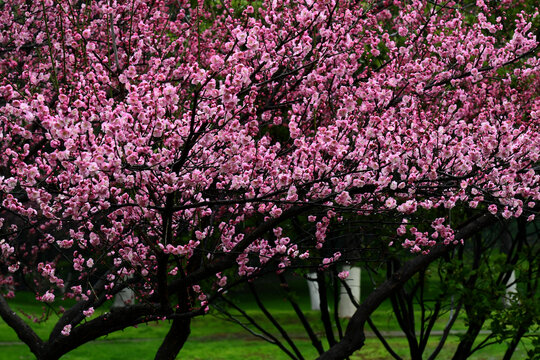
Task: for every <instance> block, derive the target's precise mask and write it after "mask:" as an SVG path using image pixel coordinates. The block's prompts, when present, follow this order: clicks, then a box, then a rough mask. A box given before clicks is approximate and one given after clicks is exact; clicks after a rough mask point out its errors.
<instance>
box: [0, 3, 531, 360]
mask: <svg viewBox="0 0 540 360" xmlns="http://www.w3.org/2000/svg"><path fill="white" fill-rule="evenodd" d="M501 6H505V5H504V4H501ZM474 11H476V12H475V13H472V15H475V16H471V14H470V13H467V12H466V11H465V10H462V9H460V8H459V6H458V4H457V3H455V2H452V1H450V2H444V3H443V2H439V1H434V2H423V1H417V0H414V1H366V2H359V1H348V0H320V1H312V0H303V1H288V0H272V1H270V0H269V1H263V2H262V3H261V2H252V3H251V2H249V1H246V2H245V3H243V4H242V5H236V6H232V5H231V1H222V2H216V3H214V2H205V1H186V0H178V1H167V0H156V1H152V2H147V1H141V0H115V1H111V0H107V1H104V0H101V1H86V2H85V1H56V0H45V1H40V2H28V1H22V0H4V1H2V2H0V14H1V15H0V70H1V74H2V76H1V79H0V139H1V142H0V148H1V152H0V201H1V205H0V246H1V251H2V252H1V254H2V256H1V258H0V266H1V269H2V270H1V273H0V284H1V285H2V286H3V289H4V290H3V294H2V295H1V296H0V315H1V316H2V318H3V319H4V321H6V322H7V323H8V324H9V325H10V326H11V327H12V328H13V329H14V330H15V331H16V332H17V334H18V336H19V337H20V338H21V340H22V341H24V342H25V343H26V344H27V345H28V346H29V347H30V349H31V351H32V352H33V353H34V354H35V355H36V357H38V358H39V359H57V358H59V357H60V356H62V355H63V354H65V353H66V352H68V351H70V350H72V349H74V348H76V347H78V346H80V345H82V344H84V343H86V342H88V341H91V340H93V339H96V338H97V337H99V336H102V335H106V334H108V333H111V332H113V331H117V330H120V329H123V328H125V327H128V326H132V325H136V324H139V323H144V322H147V321H150V320H159V319H170V320H172V326H171V330H170V332H169V334H168V335H167V337H166V338H165V339H164V342H163V344H162V346H161V347H160V349H159V350H158V353H157V355H156V358H174V356H176V354H177V353H178V351H179V350H180V348H181V347H182V345H183V343H184V342H185V340H186V339H187V337H188V336H189V323H190V318H192V317H193V316H197V315H202V314H204V313H205V312H206V311H207V308H208V301H210V300H211V297H212V296H213V295H214V294H219V293H220V292H221V291H223V289H225V288H226V287H227V286H228V285H227V280H228V279H227V276H226V275H225V274H224V272H225V271H227V270H229V271H232V272H231V274H233V275H229V276H240V277H244V278H250V277H254V276H256V275H257V273H258V272H260V271H261V270H262V269H263V268H264V267H265V266H275V267H276V269H285V268H287V267H288V266H290V265H291V263H292V262H296V261H303V260H305V259H307V258H309V257H310V256H314V255H316V254H317V251H318V250H319V249H321V248H322V247H323V245H324V243H325V237H326V232H327V229H328V226H329V224H330V223H331V222H333V221H341V219H342V218H341V215H342V213H343V212H345V211H353V212H354V214H356V215H358V216H370V215H374V214H384V213H388V212H394V213H396V212H397V213H398V214H401V216H402V218H403V223H402V225H401V226H399V228H397V235H396V241H400V243H401V244H403V247H405V248H407V249H409V250H410V251H412V252H415V253H423V254H427V253H428V252H429V251H430V249H431V248H432V247H433V246H438V245H437V244H452V243H456V242H457V241H458V238H457V237H455V234H454V231H453V229H452V226H451V225H452V224H451V223H450V222H449V219H448V217H447V216H446V215H444V214H447V213H448V211H449V209H452V208H454V207H456V206H463V207H469V208H475V209H478V210H484V209H486V211H489V212H491V213H492V214H497V215H500V216H502V217H504V218H510V217H523V216H525V217H528V218H529V220H532V219H533V218H534V216H535V212H536V211H537V208H536V209H535V206H536V204H537V202H538V200H540V192H539V179H540V177H539V175H538V172H537V164H538V159H539V156H540V155H539V154H540V136H538V134H539V125H540V100H539V99H538V90H539V86H540V82H539V81H538V71H539V67H540V60H539V58H538V41H537V39H536V36H535V34H534V28H533V22H534V21H537V15H538V11H536V12H525V11H524V12H518V13H517V14H516V15H515V16H513V17H511V18H510V19H502V18H499V17H495V15H493V14H494V12H493V9H491V8H490V7H488V6H487V5H485V4H484V3H483V2H482V1H478V4H477V6H476V7H474ZM503 30H504V31H503ZM507 33H511V36H510V37H507V36H505V34H507ZM441 209H444V210H441ZM419 211H424V213H425V214H427V215H425V217H424V223H425V222H426V221H427V226H425V225H422V226H420V225H418V226H412V225H415V224H412V223H407V219H406V218H407V217H409V218H410V217H413V216H414V214H415V213H417V212H419ZM441 214H443V215H441ZM299 217H300V218H301V219H302V221H308V222H312V223H314V226H315V229H316V231H315V232H314V234H313V237H312V239H309V240H308V241H302V242H298V241H297V240H296V239H295V238H294V237H293V236H292V235H291V234H292V232H291V231H290V227H288V226H287V223H288V222H289V221H290V220H291V219H293V218H299ZM339 257H340V254H339V253H336V254H333V255H332V256H331V257H327V258H325V259H321V265H328V264H329V263H332V262H333V261H336V260H337V259H338V258H339ZM231 269H233V270H231ZM21 284H24V285H25V286H26V288H29V289H31V290H32V291H34V292H35V294H36V300H37V301H41V302H44V303H52V302H58V303H61V302H62V301H63V300H64V299H70V298H75V299H77V300H78V302H77V303H76V304H75V305H73V306H72V307H70V308H68V309H66V310H65V311H63V312H62V313H60V314H59V317H58V322H57V324H56V326H55V327H54V330H53V331H52V332H51V334H50V337H49V339H48V340H42V339H40V338H39V337H38V336H37V335H36V334H35V332H34V331H33V330H32V329H31V328H30V327H29V326H28V325H26V324H25V323H24V322H23V321H22V320H21V318H19V317H18V315H16V314H15V313H14V312H13V311H11V309H10V308H9V305H8V302H7V301H6V298H10V297H12V296H14V295H15V294H14V291H15V289H17V288H18V287H20V285H21ZM126 287H129V288H131V289H132V290H133V291H134V292H135V293H136V296H137V303H135V304H128V306H126V307H124V308H120V309H115V310H114V311H110V312H105V313H101V315H97V312H96V315H94V309H95V310H96V311H97V310H98V309H99V308H100V307H102V306H103V304H104V303H105V302H106V301H107V300H108V299H110V298H112V297H113V296H114V295H115V294H117V293H118V292H120V291H121V290H122V289H125V288H126Z"/></svg>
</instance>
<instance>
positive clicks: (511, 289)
mask: <svg viewBox="0 0 540 360" xmlns="http://www.w3.org/2000/svg"><path fill="white" fill-rule="evenodd" d="M514 294H517V285H516V272H515V271H514V270H512V273H511V274H510V279H508V282H507V283H506V294H505V296H504V298H503V303H504V305H505V306H510V305H511V304H512V298H513V296H514Z"/></svg>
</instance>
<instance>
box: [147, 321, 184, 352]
mask: <svg viewBox="0 0 540 360" xmlns="http://www.w3.org/2000/svg"><path fill="white" fill-rule="evenodd" d="M190 325H191V318H190V317H187V318H176V319H174V320H173V322H172V325H171V328H170V329H169V332H168V333H167V336H165V339H164V340H163V342H162V343H161V346H160V347H159V349H158V351H157V353H156V357H155V360H172V359H175V358H176V355H178V353H179V352H180V349H182V347H183V346H184V344H185V343H186V340H187V338H188V337H189V334H190V333H191V326H190Z"/></svg>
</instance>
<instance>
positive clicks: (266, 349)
mask: <svg viewBox="0 0 540 360" xmlns="http://www.w3.org/2000/svg"><path fill="white" fill-rule="evenodd" d="M266 291H268V292H269V293H271V292H272V289H266ZM239 295H242V296H239ZM263 295H264V294H263ZM233 296H234V294H233ZM236 297H237V299H238V301H237V302H238V303H239V304H240V305H241V306H242V308H244V309H246V311H247V312H248V313H249V314H250V316H252V317H254V318H256V319H257V320H260V321H261V322H262V323H263V324H264V325H265V328H266V329H268V330H270V331H271V332H272V333H273V334H276V335H277V331H275V329H274V328H272V325H271V324H270V323H269V322H268V321H267V320H266V319H265V318H264V316H263V315H262V314H261V313H260V311H258V309H257V306H256V304H255V302H254V301H253V300H252V299H250V297H249V296H243V294H236ZM264 298H265V299H267V298H269V300H268V301H266V302H265V303H266V305H267V307H268V309H270V310H271V311H272V314H274V315H275V317H276V319H277V320H278V321H279V322H280V323H281V324H283V326H284V327H285V328H286V329H287V331H289V333H290V334H291V336H292V338H293V339H294V340H295V343H296V344H297V346H298V348H299V349H300V350H301V352H302V353H303V354H304V356H305V358H306V359H313V358H315V357H316V356H317V353H316V351H315V350H314V349H313V347H312V346H311V342H310V341H309V339H308V338H307V336H306V335H305V332H304V331H303V328H302V326H301V324H300V322H299V321H298V319H297V318H296V316H295V314H294V312H293V311H292V309H291V308H290V307H289V306H288V303H287V302H286V301H285V300H284V299H282V298H280V297H277V296H273V297H272V296H268V297H267V296H265V297H264ZM298 299H299V303H300V306H301V307H302V309H309V299H308V297H307V296H306V294H300V296H299V297H298ZM11 306H12V307H13V309H14V310H16V311H19V312H21V311H22V312H25V313H27V314H39V313H41V307H39V306H36V305H35V303H32V295H31V294H24V293H22V294H20V295H18V296H17V298H16V299H15V300H13V301H11ZM306 314H307V317H308V319H309V321H310V323H311V324H312V326H313V328H314V330H315V331H316V332H317V333H318V334H323V333H324V330H323V328H322V325H321V322H320V314H319V313H318V312H315V311H306ZM372 319H373V321H374V322H375V324H376V325H377V326H378V328H379V329H380V330H382V331H393V332H396V331H397V330H399V327H398V326H397V323H396V322H395V320H394V319H393V317H392V312H391V307H390V305H389V304H388V303H384V304H383V305H381V307H380V308H379V309H378V310H377V311H376V312H375V313H374V315H373V317H372ZM55 321H56V315H51V317H50V319H49V320H47V321H45V322H42V323H39V324H32V326H33V328H34V329H35V330H36V332H37V333H38V335H39V336H41V337H42V338H46V337H47V336H48V333H49V332H50V330H51V329H52V326H53V324H54V322H55ZM446 321H447V319H445V318H442V319H441V320H440V321H439V322H438V323H437V324H436V327H435V329H442V328H443V327H444V324H445V323H446ZM343 325H344V327H345V325H346V323H345V321H344V324H343ZM454 328H455V329H456V330H463V329H465V325H464V323H463V321H462V320H458V322H457V323H456V325H455V327H454ZM167 330H168V323H167V322H162V323H150V324H146V325H141V326H139V327H138V328H128V329H125V330H124V331H122V332H118V333H114V334H111V335H109V336H107V337H104V338H101V339H99V340H97V341H94V342H92V343H89V344H86V345H84V346H82V347H80V348H79V349H77V350H75V351H73V352H71V353H69V354H67V355H65V356H64V357H63V358H62V359H65V360H84V359H100V360H123V359H151V358H153V356H154V354H155V352H156V350H157V348H158V347H159V345H160V339H162V338H163V337H164V336H165V334H166V332H167ZM367 330H369V328H367ZM395 335H397V334H395ZM438 340H439V337H437V336H432V339H431V342H430V343H429V345H428V348H431V349H433V348H435V346H436V344H437V341H438ZM388 341H389V343H390V344H391V346H392V348H393V349H394V350H395V351H396V352H397V353H398V354H399V355H400V356H402V357H403V358H404V359H407V358H409V355H408V354H409V348H408V344H407V340H406V339H405V338H404V337H402V336H390V337H388ZM458 342H459V337H458V336H457V335H453V336H450V337H449V339H448V340H447V342H446V345H445V348H444V349H443V351H442V352H441V353H440V355H439V356H438V359H443V360H445V359H450V358H451V356H452V355H453V351H454V350H455V348H456V347H457V344H458ZM324 345H325V347H326V348H327V344H324ZM505 349H506V345H505V344H500V345H499V344H497V345H493V346H490V347H487V348H485V349H482V350H481V351H479V352H478V353H475V356H473V357H472V359H476V360H484V359H485V360H487V359H500V358H501V357H502V354H504V351H505ZM429 353H430V352H429V351H428V352H427V354H428V355H429ZM525 357H526V350H525V346H524V345H522V346H520V347H519V348H518V350H517V351H516V353H515V354H514V359H524V358H525ZM178 358H179V359H193V360H195V359H201V360H203V359H204V360H229V359H242V360H258V359H276V360H279V359H288V357H287V356H286V355H285V354H284V353H283V352H281V351H280V350H279V349H278V348H277V347H276V346H274V345H272V344H269V343H267V342H265V341H263V340H261V339H258V338H256V337H254V336H253V335H251V334H249V333H247V332H246V331H245V330H243V329H242V328H241V327H240V326H238V325H236V324H233V323H231V322H230V321H227V320H226V319H225V318H224V317H223V316H222V315H220V314H218V313H217V312H215V311H213V312H211V313H210V314H209V315H207V316H205V317H204V318H196V319H194V320H193V322H192V334H191V336H190V338H189V340H188V342H187V343H186V345H185V346H184V348H183V349H182V351H181V352H180V354H179V356H178ZM389 358H391V357H390V356H389V355H388V354H387V352H386V350H385V349H384V347H383V346H382V345H381V344H380V342H379V340H378V339H376V338H374V337H368V339H367V341H366V344H365V346H364V347H363V348H362V349H361V350H360V351H358V352H357V353H355V354H354V355H353V356H352V359H354V360H360V359H363V360H378V359H381V360H382V359H389ZM0 359H2V360H12V359H13V360H16V359H34V356H33V355H32V354H31V353H30V352H29V350H27V348H26V346H25V345H24V344H22V343H20V342H19V340H18V338H17V336H16V335H15V333H14V332H13V331H12V330H11V329H10V328H9V327H8V326H7V325H6V324H5V323H4V322H2V321H1V320H0Z"/></svg>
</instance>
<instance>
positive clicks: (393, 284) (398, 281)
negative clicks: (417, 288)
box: [318, 214, 496, 360]
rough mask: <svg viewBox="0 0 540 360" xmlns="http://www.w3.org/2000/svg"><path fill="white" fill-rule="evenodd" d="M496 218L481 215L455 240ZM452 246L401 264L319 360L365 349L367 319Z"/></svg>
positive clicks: (478, 229) (363, 304)
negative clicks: (342, 335)
mask: <svg viewBox="0 0 540 360" xmlns="http://www.w3.org/2000/svg"><path fill="white" fill-rule="evenodd" d="M495 221H496V218H495V217H494V216H491V215H487V214H486V215H482V216H480V217H478V218H476V219H474V220H472V221H470V222H469V223H468V224H466V225H464V226H463V227H462V228H461V229H460V230H459V231H457V232H456V234H455V235H456V236H455V238H456V239H457V240H461V239H464V238H467V237H469V236H471V235H473V234H475V233H477V232H478V231H480V230H482V229H483V228H485V227H487V226H488V225H490V224H492V223H494V222H495ZM453 248H454V246H451V245H444V244H438V245H435V246H434V247H433V248H432V249H431V251H430V253H429V254H427V255H423V256H418V257H415V258H413V259H412V260H410V261H408V262H406V263H405V264H403V266H402V267H401V268H400V269H399V270H398V271H396V272H395V273H394V274H392V276H391V277H390V278H389V279H388V280H386V281H385V282H384V283H382V284H381V285H380V286H379V287H378V288H377V289H376V290H374V291H373V292H372V293H371V294H370V295H369V296H368V297H367V298H366V299H365V300H364V302H363V303H362V304H360V306H359V307H358V309H357V310H356V312H355V314H354V315H353V317H352V318H351V320H350V321H349V324H348V325H347V330H346V332H345V336H344V337H343V339H342V340H341V341H339V342H338V343H337V344H335V345H334V346H332V347H331V348H330V349H329V350H328V351H326V352H325V353H324V354H322V355H321V356H320V357H319V358H318V359H320V360H334V359H336V360H337V359H344V358H346V357H347V356H350V355H351V354H352V353H353V352H354V351H356V350H358V349H360V348H361V347H362V346H364V341H365V338H366V337H365V334H364V326H365V324H366V322H367V320H368V319H369V317H370V315H371V314H372V313H373V312H374V311H375V310H376V309H377V308H378V307H379V305H380V304H381V303H382V302H383V301H384V300H386V299H387V298H388V297H389V296H391V295H392V294H394V293H395V292H396V291H398V290H399V289H400V288H401V287H402V286H403V284H404V283H405V282H406V281H407V280H409V279H410V278H411V277H412V276H413V275H414V274H416V273H417V272H418V271H420V270H421V269H424V268H425V267H426V266H428V265H429V264H431V263H432V262H433V261H435V260H437V259H438V258H440V257H441V256H443V255H444V254H446V253H448V252H449V251H450V250H452V249H453Z"/></svg>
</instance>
